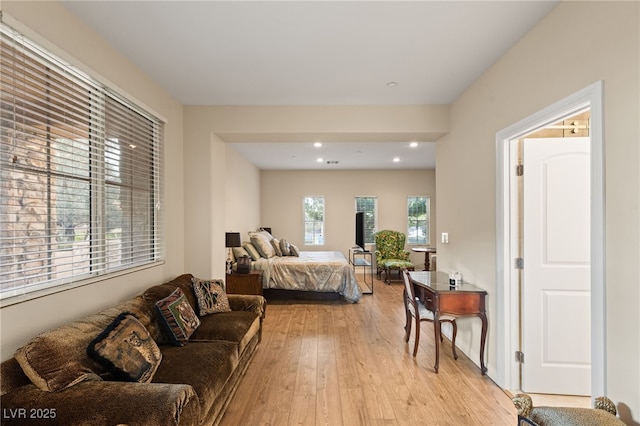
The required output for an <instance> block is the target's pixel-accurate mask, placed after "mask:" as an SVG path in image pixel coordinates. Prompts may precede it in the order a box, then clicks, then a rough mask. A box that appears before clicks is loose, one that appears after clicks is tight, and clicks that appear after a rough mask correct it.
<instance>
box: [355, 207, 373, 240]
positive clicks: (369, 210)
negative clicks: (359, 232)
mask: <svg viewBox="0 0 640 426" xmlns="http://www.w3.org/2000/svg"><path fill="white" fill-rule="evenodd" d="M358 212H364V242H365V244H373V243H375V239H374V236H375V233H376V228H377V223H378V197H356V213H358Z"/></svg>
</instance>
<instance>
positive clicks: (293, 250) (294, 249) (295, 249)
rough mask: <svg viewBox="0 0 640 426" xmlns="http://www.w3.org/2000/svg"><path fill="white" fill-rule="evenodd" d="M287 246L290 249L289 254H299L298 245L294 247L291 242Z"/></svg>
mask: <svg viewBox="0 0 640 426" xmlns="http://www.w3.org/2000/svg"><path fill="white" fill-rule="evenodd" d="M289 248H290V250H291V256H300V250H298V247H296V246H295V245H293V244H290V245H289Z"/></svg>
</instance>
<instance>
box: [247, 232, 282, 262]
mask: <svg viewBox="0 0 640 426" xmlns="http://www.w3.org/2000/svg"><path fill="white" fill-rule="evenodd" d="M250 238H251V243H252V244H253V245H254V247H255V248H256V249H258V252H259V253H260V255H261V256H262V257H266V258H267V259H269V258H270V257H273V256H275V255H276V252H275V250H274V249H273V246H272V245H271V241H270V240H269V239H268V238H267V237H266V236H265V235H264V234H262V233H259V232H252V233H251V237H250Z"/></svg>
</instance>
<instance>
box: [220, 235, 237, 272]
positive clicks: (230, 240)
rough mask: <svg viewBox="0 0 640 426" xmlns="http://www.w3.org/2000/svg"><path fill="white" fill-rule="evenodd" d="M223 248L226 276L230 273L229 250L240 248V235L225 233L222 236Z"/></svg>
mask: <svg viewBox="0 0 640 426" xmlns="http://www.w3.org/2000/svg"><path fill="white" fill-rule="evenodd" d="M224 241H225V244H224V246H225V247H226V248H227V274H230V273H231V264H232V262H231V248H232V247H240V246H241V244H240V233H239V232H225V234H224Z"/></svg>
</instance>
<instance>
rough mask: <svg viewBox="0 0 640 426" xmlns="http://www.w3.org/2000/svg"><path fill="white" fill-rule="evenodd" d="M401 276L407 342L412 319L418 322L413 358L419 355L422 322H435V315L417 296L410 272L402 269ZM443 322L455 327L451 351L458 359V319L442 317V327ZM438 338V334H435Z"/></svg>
mask: <svg viewBox="0 0 640 426" xmlns="http://www.w3.org/2000/svg"><path fill="white" fill-rule="evenodd" d="M400 274H401V275H402V278H403V280H404V292H403V297H404V307H405V311H406V315H407V323H406V324H405V326H404V329H405V341H406V342H409V335H410V334H411V323H412V322H413V320H412V318H415V320H416V337H415V343H414V345H413V356H416V354H417V353H418V343H419V342H420V322H422V321H429V322H433V319H434V315H433V311H432V310H431V309H430V308H431V306H429V304H428V302H427V305H425V304H423V303H422V302H421V301H420V300H419V299H418V298H417V297H416V294H415V291H414V289H413V284H411V279H410V278H409V271H407V270H406V269H402V270H401V272H400ZM443 322H449V323H451V325H452V326H453V336H452V338H451V349H452V350H453V358H454V359H458V354H457V352H456V334H458V325H457V324H456V319H455V318H454V317H450V316H442V317H440V327H442V323H443ZM434 332H435V324H434ZM435 335H436V338H437V336H438V333H435ZM440 341H442V330H440Z"/></svg>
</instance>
